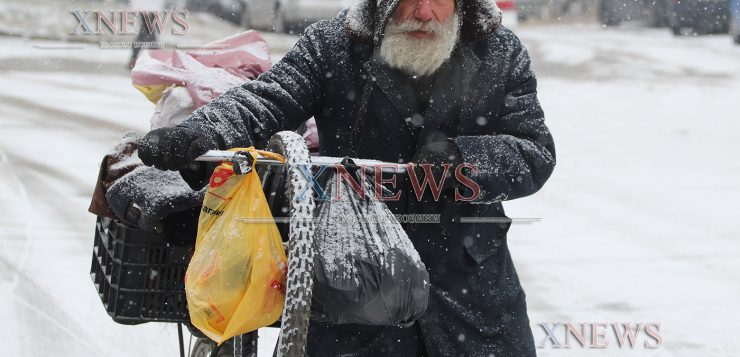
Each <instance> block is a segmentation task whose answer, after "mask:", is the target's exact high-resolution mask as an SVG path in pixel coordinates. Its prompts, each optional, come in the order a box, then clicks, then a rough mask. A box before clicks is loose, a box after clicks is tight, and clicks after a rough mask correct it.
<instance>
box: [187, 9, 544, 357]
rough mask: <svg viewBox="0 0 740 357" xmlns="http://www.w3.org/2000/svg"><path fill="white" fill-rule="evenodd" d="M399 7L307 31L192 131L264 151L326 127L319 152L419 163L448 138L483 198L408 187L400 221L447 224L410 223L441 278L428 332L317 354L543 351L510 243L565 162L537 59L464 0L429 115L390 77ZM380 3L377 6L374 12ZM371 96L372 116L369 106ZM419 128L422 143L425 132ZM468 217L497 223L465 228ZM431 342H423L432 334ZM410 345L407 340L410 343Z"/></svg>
mask: <svg viewBox="0 0 740 357" xmlns="http://www.w3.org/2000/svg"><path fill="white" fill-rule="evenodd" d="M396 3H397V1H380V5H376V2H375V0H363V1H360V2H359V3H357V4H356V5H354V7H352V8H350V9H349V11H348V12H347V11H345V12H342V13H340V14H339V15H338V16H337V17H336V18H334V19H332V20H327V21H322V22H319V23H317V24H315V25H313V26H311V27H309V28H308V29H307V30H306V32H305V34H304V36H303V37H302V38H301V39H300V40H299V41H298V43H297V44H296V46H295V47H294V48H293V49H292V50H291V51H290V52H289V53H288V54H287V55H286V56H285V57H284V58H283V59H282V60H281V61H280V62H279V63H277V64H276V65H275V66H274V67H273V68H272V69H271V70H269V71H268V72H266V73H264V74H262V75H261V76H260V77H259V78H258V79H257V80H254V81H251V82H248V83H246V84H244V85H242V86H241V87H237V88H234V89H232V90H230V91H228V92H227V93H226V94H224V95H223V96H221V97H220V98H218V99H217V100H215V101H213V102H211V103H210V104H208V105H206V106H204V107H202V108H200V109H198V110H197V111H196V112H195V113H194V114H193V115H192V116H191V117H190V118H189V119H188V120H186V121H185V122H184V123H183V124H182V125H184V126H186V127H189V128H192V129H196V130H200V131H202V132H204V133H206V134H208V135H210V136H211V137H213V138H214V139H215V140H216V141H217V142H218V143H219V145H220V146H221V147H222V148H229V147H237V146H242V147H243V146H247V145H252V144H253V145H256V146H258V147H260V146H264V145H266V142H267V140H268V139H269V138H270V136H271V135H272V134H273V133H275V132H277V131H280V130H294V129H295V128H297V127H298V126H299V125H300V124H301V123H302V122H303V121H305V120H307V119H308V118H310V117H311V116H313V117H315V118H316V123H317V126H318V130H319V136H320V145H321V146H320V153H321V155H327V156H337V157H342V156H345V155H352V154H353V150H352V148H351V147H350V140H351V139H350V138H351V134H352V131H353V129H354V128H355V124H359V127H357V129H358V130H357V137H356V140H355V142H354V149H355V153H356V157H360V158H366V159H378V160H383V161H389V162H408V161H409V160H411V158H412V157H413V155H414V152H415V150H416V149H417V148H419V147H421V145H424V144H426V143H428V142H433V141H439V140H445V139H449V140H451V141H452V142H453V143H454V144H456V145H457V147H458V148H459V150H460V152H461V153H462V156H463V159H464V161H465V162H469V163H473V164H476V165H477V167H478V172H477V175H475V176H473V179H474V180H475V181H476V182H477V183H478V184H479V185H480V186H481V188H482V192H481V196H480V198H479V199H478V200H476V201H475V202H472V203H464V202H455V201H454V200H452V198H451V197H449V196H445V197H443V198H442V199H441V200H440V201H439V202H434V201H433V200H429V198H426V202H424V203H422V204H418V203H417V202H415V201H416V199H415V198H412V199H411V200H409V199H408V194H407V193H408V192H410V190H411V189H410V186H409V185H408V182H407V181H405V180H402V179H400V178H399V184H398V187H397V190H399V191H402V196H401V200H400V201H398V202H391V203H389V204H388V205H389V207H390V208H391V209H392V210H394V211H395V212H397V213H433V214H441V220H442V223H441V224H416V225H408V226H406V227H405V228H406V230H407V232H408V234H409V237H410V238H411V240H412V241H413V242H414V245H415V247H416V248H417V250H418V251H419V254H420V255H421V258H422V260H423V261H424V262H425V264H426V266H427V268H428V269H429V273H430V279H431V285H432V287H431V290H430V300H429V307H428V309H427V313H426V314H425V316H424V317H423V318H422V319H421V320H420V321H419V323H418V325H417V326H414V327H411V328H406V329H401V328H387V329H383V328H376V327H362V326H339V327H334V326H326V325H320V324H312V325H311V327H310V328H309V346H308V351H309V354H312V355H318V356H330V355H344V354H346V355H352V356H356V355H362V356H365V355H367V356H375V355H377V354H378V353H385V354H387V355H393V356H412V355H416V354H420V353H421V352H419V351H421V350H426V352H425V353H426V354H428V355H429V356H463V355H468V356H488V355H491V354H494V355H495V356H498V357H501V356H515V357H522V356H533V355H534V343H533V341H532V333H531V330H530V327H529V321H528V318H527V313H526V306H525V295H524V292H523V291H522V288H521V285H520V284H519V280H518V278H517V274H516V271H515V270H514V266H513V264H512V261H511V258H510V255H509V251H508V248H507V243H506V232H507V231H508V229H509V226H510V221H508V219H506V218H505V217H506V216H505V215H504V210H503V207H502V205H501V201H502V200H511V199H516V198H520V197H524V196H527V195H530V194H532V193H534V192H536V191H537V190H538V189H539V188H540V187H542V185H543V184H544V183H545V181H546V180H547V179H548V177H549V176H550V174H551V173H552V170H553V168H554V165H555V150H554V146H553V141H552V137H551V135H550V132H549V130H548V129H547V127H546V126H545V123H544V115H543V112H542V109H541V108H540V105H539V102H538V100H537V94H536V87H537V84H536V83H537V82H536V79H535V76H534V73H533V72H532V70H531V68H530V59H529V55H528V54H527V51H526V50H525V48H524V47H523V46H522V44H521V43H520V42H519V39H518V38H517V37H516V36H515V35H514V34H513V33H512V32H511V31H510V30H508V29H506V28H504V27H500V26H499V24H500V12H499V11H498V9H497V8H496V6H495V4H493V2H491V1H489V0H459V1H458V11H460V12H462V13H463V17H462V18H463V22H462V25H461V26H462V27H461V40H460V43H459V44H458V46H457V48H456V49H455V51H454V52H453V57H452V59H451V60H450V61H449V63H447V64H446V65H444V66H443V67H442V68H441V69H440V70H439V71H440V72H439V74H438V75H439V76H440V78H442V80H439V81H438V83H440V84H439V85H438V86H437V87H436V88H435V89H434V90H433V91H432V99H433V102H432V103H431V104H430V105H429V107H428V108H427V111H426V112H425V113H423V114H424V115H423V117H424V120H423V126H422V127H421V128H415V127H413V125H414V123H415V122H417V121H412V120H410V118H411V117H412V116H413V115H414V114H416V112H417V111H418V110H417V108H416V106H417V101H416V100H415V97H414V92H413V88H412V86H411V84H410V81H409V78H408V76H407V75H405V74H403V73H401V72H399V71H397V70H393V69H390V68H388V67H387V66H385V65H384V64H382V62H381V61H380V60H378V59H377V55H376V54H375V51H374V49H375V48H377V46H376V45H374V44H377V43H379V41H380V40H381V39H382V31H380V30H379V28H381V29H382V28H383V27H384V25H385V21H386V20H387V16H384V15H383V14H390V13H392V10H393V9H394V8H395V6H396ZM376 6H378V7H379V8H376ZM363 100H366V105H365V106H364V107H365V110H364V115H360V112H361V111H360V107H361V105H360V102H362V101H363ZM416 129H419V130H418V134H416V135H414V133H415V132H416ZM466 217H469V218H476V217H477V218H488V219H490V218H494V219H495V218H496V217H498V218H499V221H495V222H493V223H491V222H478V223H460V221H461V218H462V219H463V220H465V219H466ZM420 337H421V338H420ZM399 340H400V341H402V342H398V341H399Z"/></svg>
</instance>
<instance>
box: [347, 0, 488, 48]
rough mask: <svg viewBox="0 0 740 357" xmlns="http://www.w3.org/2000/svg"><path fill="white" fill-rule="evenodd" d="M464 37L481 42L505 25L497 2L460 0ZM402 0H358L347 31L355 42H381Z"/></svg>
mask: <svg viewBox="0 0 740 357" xmlns="http://www.w3.org/2000/svg"><path fill="white" fill-rule="evenodd" d="M456 1H457V4H456V6H457V13H458V15H459V16H460V20H461V21H460V23H461V24H460V38H461V39H462V40H463V41H470V40H478V39H482V38H485V37H487V36H489V35H490V34H491V33H493V32H494V31H496V29H497V28H498V27H499V26H500V25H501V10H500V9H499V8H498V6H497V5H496V2H495V1H493V0H456ZM399 2H400V0H358V1H357V2H356V3H354V4H353V5H352V6H350V8H349V11H348V12H347V19H346V21H345V24H344V29H345V31H347V33H348V34H349V35H350V37H352V38H353V39H354V40H357V41H363V42H370V43H375V44H377V43H379V42H380V41H381V40H382V37H383V29H385V26H386V25H387V23H388V20H389V19H390V17H391V15H392V14H393V12H394V11H395V9H396V7H397V6H398V3H399Z"/></svg>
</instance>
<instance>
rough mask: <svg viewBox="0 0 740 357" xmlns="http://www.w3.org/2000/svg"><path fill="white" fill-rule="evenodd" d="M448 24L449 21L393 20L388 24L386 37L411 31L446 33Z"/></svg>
mask: <svg viewBox="0 0 740 357" xmlns="http://www.w3.org/2000/svg"><path fill="white" fill-rule="evenodd" d="M448 23H449V21H447V22H445V23H442V22H439V21H434V20H429V21H426V22H424V21H420V20H417V19H408V20H403V21H398V20H395V19H393V20H391V22H390V23H389V24H388V27H387V29H386V35H398V34H403V33H407V32H413V31H424V32H430V33H433V34H437V33H440V32H442V31H447V30H448V28H447V25H448Z"/></svg>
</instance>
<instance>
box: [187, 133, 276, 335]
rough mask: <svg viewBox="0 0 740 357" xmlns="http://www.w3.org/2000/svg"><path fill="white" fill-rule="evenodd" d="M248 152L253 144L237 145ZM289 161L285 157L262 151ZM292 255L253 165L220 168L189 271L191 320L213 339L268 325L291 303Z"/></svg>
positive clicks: (206, 201)
mask: <svg viewBox="0 0 740 357" xmlns="http://www.w3.org/2000/svg"><path fill="white" fill-rule="evenodd" d="M237 150H239V151H248V152H249V153H250V154H252V156H253V157H254V156H255V152H257V150H254V148H253V147H250V148H248V149H234V150H232V151H237ZM259 153H260V154H261V155H262V156H265V157H269V158H272V159H276V160H279V161H283V162H284V159H283V157H282V156H280V155H277V154H274V153H270V152H263V151H259ZM286 272H287V259H286V256H285V251H284V249H283V246H282V240H281V238H280V232H279V231H278V229H277V226H276V225H275V222H274V220H273V217H272V214H271V213H270V207H269V206H268V204H267V200H266V199H265V195H264V193H263V192H262V184H261V183H260V179H259V177H258V175H257V173H256V172H255V170H254V165H253V166H252V171H251V172H250V173H248V174H246V175H235V174H234V170H233V166H232V165H231V164H230V163H222V164H221V165H219V166H218V167H217V168H216V170H214V172H213V175H212V176H211V180H210V183H209V186H208V192H207V193H206V196H205V198H204V200H203V208H202V210H201V212H200V218H199V221H198V237H197V240H196V243H195V252H194V253H193V258H192V260H191V261H190V265H189V266H188V270H187V273H186V275H185V292H186V295H187V300H188V307H189V310H190V321H191V322H192V323H193V325H194V326H195V327H197V328H198V329H199V330H200V331H202V332H203V333H204V334H206V335H207V336H208V337H209V338H210V339H212V340H213V341H215V342H217V343H218V344H221V343H222V342H224V341H226V340H227V339H229V338H231V337H233V336H236V335H240V334H243V333H247V332H249V331H253V330H256V329H258V328H260V327H264V326H268V325H270V324H272V323H274V322H275V321H277V319H278V318H279V317H280V314H281V312H282V311H283V306H284V304H285V276H286Z"/></svg>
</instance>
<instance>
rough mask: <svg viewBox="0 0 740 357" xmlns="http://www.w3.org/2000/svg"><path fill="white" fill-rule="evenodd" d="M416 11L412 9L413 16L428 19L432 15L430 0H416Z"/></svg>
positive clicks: (423, 19)
mask: <svg viewBox="0 0 740 357" xmlns="http://www.w3.org/2000/svg"><path fill="white" fill-rule="evenodd" d="M417 1H418V2H417V4H416V11H414V17H415V18H416V19H418V20H420V21H425V22H426V21H429V20H431V19H432V17H434V14H432V5H431V3H430V0H417Z"/></svg>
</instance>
